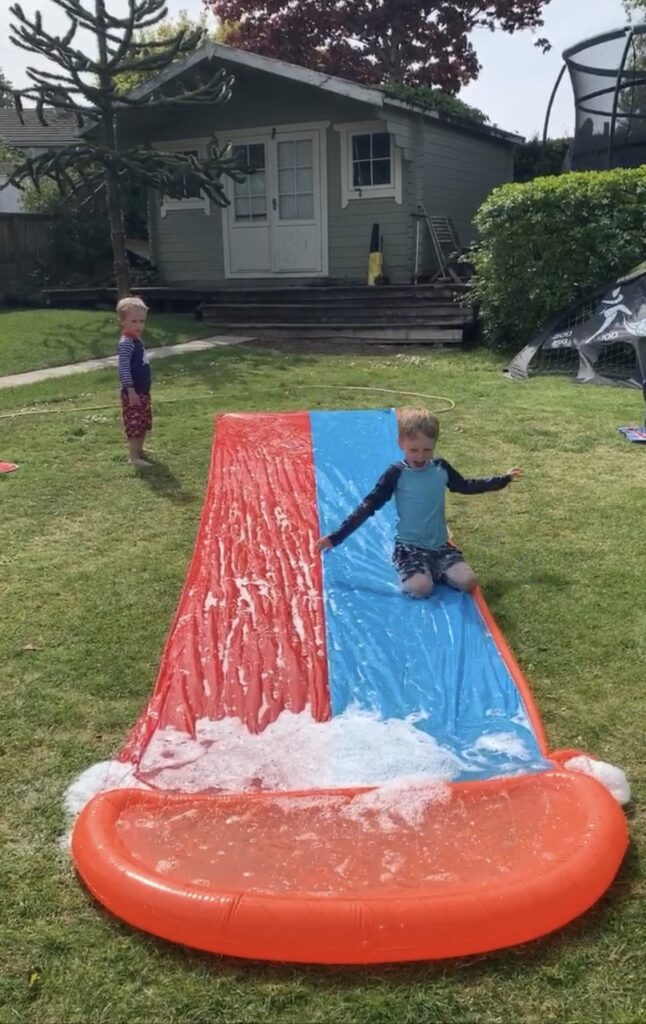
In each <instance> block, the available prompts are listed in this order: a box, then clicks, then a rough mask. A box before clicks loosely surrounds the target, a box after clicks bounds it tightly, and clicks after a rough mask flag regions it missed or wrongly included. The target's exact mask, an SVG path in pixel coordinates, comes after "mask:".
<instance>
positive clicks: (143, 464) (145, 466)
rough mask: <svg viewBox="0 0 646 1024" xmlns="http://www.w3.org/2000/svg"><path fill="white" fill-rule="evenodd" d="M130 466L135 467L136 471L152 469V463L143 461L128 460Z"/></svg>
mask: <svg viewBox="0 0 646 1024" xmlns="http://www.w3.org/2000/svg"><path fill="white" fill-rule="evenodd" d="M130 465H131V466H136V467H137V468H138V469H151V468H152V463H150V462H146V460H145V459H131V460H130Z"/></svg>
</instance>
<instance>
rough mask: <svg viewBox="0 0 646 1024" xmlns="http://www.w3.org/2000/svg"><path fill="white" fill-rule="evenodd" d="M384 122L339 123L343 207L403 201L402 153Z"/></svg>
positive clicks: (337, 128) (337, 126) (336, 126)
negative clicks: (362, 202) (354, 203)
mask: <svg viewBox="0 0 646 1024" xmlns="http://www.w3.org/2000/svg"><path fill="white" fill-rule="evenodd" d="M387 127H388V126H387V125H386V123H385V122H384V121H365V122H364V121H362V122H360V123H359V124H338V125H335V128H336V130H337V131H338V132H339V135H340V136H341V205H342V206H347V205H348V203H349V202H351V201H352V200H353V199H365V200H369V199H394V200H395V202H396V203H401V202H402V151H401V149H400V148H399V146H398V145H397V142H396V138H395V135H394V134H393V133H392V132H389V131H387V130H386V128H387Z"/></svg>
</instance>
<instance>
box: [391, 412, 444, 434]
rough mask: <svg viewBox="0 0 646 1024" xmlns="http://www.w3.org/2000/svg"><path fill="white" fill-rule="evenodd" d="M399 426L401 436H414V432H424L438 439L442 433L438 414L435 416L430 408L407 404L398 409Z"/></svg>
mask: <svg viewBox="0 0 646 1024" xmlns="http://www.w3.org/2000/svg"><path fill="white" fill-rule="evenodd" d="M397 427H398V431H399V436H400V438H402V437H412V436H413V435H414V434H424V436H425V437H430V438H431V440H432V441H437V439H438V437H439V433H440V424H439V422H438V419H437V416H434V415H433V413H432V412H429V411H428V409H421V408H415V407H414V406H406V407H405V408H403V409H398V410H397Z"/></svg>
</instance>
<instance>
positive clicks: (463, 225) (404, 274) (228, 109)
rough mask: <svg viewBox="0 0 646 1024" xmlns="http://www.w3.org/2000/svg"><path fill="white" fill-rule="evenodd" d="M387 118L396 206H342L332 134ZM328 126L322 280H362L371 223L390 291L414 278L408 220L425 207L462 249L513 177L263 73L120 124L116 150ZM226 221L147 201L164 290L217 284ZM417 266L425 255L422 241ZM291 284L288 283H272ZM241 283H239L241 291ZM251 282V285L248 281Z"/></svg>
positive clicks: (467, 153)
mask: <svg viewBox="0 0 646 1024" xmlns="http://www.w3.org/2000/svg"><path fill="white" fill-rule="evenodd" d="M380 115H381V117H382V118H384V117H386V118H387V123H388V130H390V131H392V132H393V134H394V135H395V137H396V139H397V140H398V141H399V142H401V144H402V145H405V147H406V149H405V157H404V159H403V160H402V176H403V182H402V203H401V204H398V203H397V202H396V201H395V200H394V199H365V200H364V199H361V200H357V199H355V200H352V199H351V200H350V201H349V203H348V205H347V206H346V207H345V208H343V207H342V206H341V155H340V154H341V137H340V134H339V132H338V131H336V130H335V128H334V125H339V124H343V123H352V122H358V121H374V120H378V119H379V116H380ZM320 121H329V122H330V127H329V128H328V129H327V138H326V143H327V179H328V248H329V277H330V278H331V279H334V280H348V281H364V280H365V278H366V271H367V256H368V249H369V243H370V235H371V230H372V225H373V223H375V222H376V223H378V224H379V227H380V233H381V235H382V236H383V240H384V254H385V270H386V274H387V275H388V277H389V279H390V280H391V281H392V282H393V283H399V282H408V281H410V280H411V276H412V273H413V262H414V252H415V221H414V218H413V216H412V214H413V213H414V211H415V210H416V208H417V205H418V204H419V203H420V202H422V203H424V204H425V205H426V207H427V209H428V212H429V213H442V214H445V215H448V216H450V217H452V219H453V220H454V221H455V224H456V227H457V228H458V231H459V233H460V236H461V238H462V240H463V241H465V242H467V241H469V240H470V239H471V238H472V237H473V228H472V225H471V218H472V216H473V214H474V212H475V210H476V209H477V208H478V206H479V205H480V203H481V202H482V200H483V199H484V198H485V196H486V195H487V194H488V192H489V191H490V190H491V188H492V187H493V186H494V185H497V184H499V183H501V182H502V181H505V180H508V179H509V178H510V177H511V160H512V157H511V153H512V151H511V147H509V146H506V145H502V144H496V143H491V142H489V141H488V140H487V139H484V138H482V137H478V136H471V135H467V134H463V133H461V132H459V131H457V130H453V129H450V128H446V127H444V126H440V125H436V124H434V123H433V122H429V121H427V120H425V119H424V118H423V117H421V116H418V115H415V114H409V113H407V112H406V111H401V110H396V109H392V108H389V109H388V111H387V112H385V111H379V110H378V109H377V108H372V107H370V106H367V105H364V104H359V103H356V102H355V101H352V100H348V99H345V98H344V97H336V96H333V95H330V94H326V93H322V92H321V91H320V90H318V89H315V88H312V87H310V86H301V85H296V84H294V83H289V82H286V81H284V80H280V79H278V78H275V77H274V76H271V75H267V74H259V73H257V72H248V71H244V72H241V73H240V74H239V75H238V76H237V79H236V84H235V86H234V91H233V98H232V99H231V101H230V102H229V103H227V104H225V105H222V106H209V107H203V108H200V107H194V108H192V109H191V108H188V109H182V108H181V107H175V108H173V107H170V108H168V110H167V111H166V112H164V114H163V115H162V116H158V117H156V119H155V123H154V128H152V127H150V125H147V126H146V127H145V128H144V127H143V125H145V112H144V113H143V116H142V115H139V119H138V117H137V115H135V114H132V115H130V116H129V118H128V120H127V121H126V123H125V124H124V127H123V131H122V142H123V143H124V144H127V142H128V141H130V140H131V139H133V138H135V137H137V138H139V140H141V137H142V135H143V136H144V138H145V139H146V140H147V141H148V142H151V143H153V142H157V143H158V142H164V141H172V140H174V139H194V138H208V137H209V136H211V135H212V134H215V135H216V136H217V137H218V139H219V141H220V142H221V143H223V142H226V135H227V132H228V131H235V130H237V129H245V128H254V127H258V128H267V127H272V126H274V125H276V126H278V125H281V126H283V125H289V124H308V123H311V122H320ZM222 231H223V219H222V213H221V210H220V209H219V208H217V207H216V206H214V205H213V204H211V209H210V212H209V213H208V214H207V213H205V212H204V211H203V210H188V209H187V210H169V211H168V212H167V213H166V215H165V216H163V217H162V216H161V210H160V204H159V202H158V201H156V200H155V199H154V197H153V198H152V199H151V239H152V250H153V254H154V258H155V262H156V264H157V266H158V268H159V270H160V272H161V275H162V277H163V279H164V280H165V281H167V282H168V283H169V284H175V283H176V284H186V285H189V284H190V285H194V286H211V285H213V286H215V285H218V284H222V283H223V282H224V280H225V278H224V254H223V234H222ZM423 246H424V253H425V256H424V259H425V262H426V264H427V265H428V262H429V259H430V253H429V249H428V243H427V240H426V239H425V240H424V241H423ZM282 280H287V281H288V282H290V283H294V280H295V279H294V278H288V279H280V278H273V279H271V281H270V282H269V283H274V284H280V283H281V281H282ZM240 283H241V284H244V283H245V282H240ZM246 283H247V284H248V283H249V282H248V281H247V282H246Z"/></svg>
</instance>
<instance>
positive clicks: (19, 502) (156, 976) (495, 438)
mask: <svg viewBox="0 0 646 1024" xmlns="http://www.w3.org/2000/svg"><path fill="white" fill-rule="evenodd" d="M84 315H85V314H84ZM4 316H6V314H3V315H0V331H1V330H2V329H3V328H2V323H3V317H4ZM112 338H113V335H111V340H112ZM2 350H3V341H2V338H1V337H0V352H2ZM92 354H93V353H92ZM67 358H68V356H67V355H66V356H65V361H66V360H67ZM24 368H25V369H27V368H31V367H30V366H29V365H25V366H24ZM154 369H155V392H154V397H155V401H156V426H155V432H154V435H153V440H154V444H153V445H152V447H154V450H155V453H156V459H157V462H156V468H155V469H154V470H152V471H151V473H150V475H149V476H144V475H137V473H136V472H134V471H133V470H131V469H130V468H129V467H128V465H127V464H126V462H125V459H124V445H123V441H122V438H121V432H120V423H119V414H118V410H117V409H116V406H115V403H114V375H113V373H112V372H101V373H95V374H91V375H89V376H88V377H87V378H85V377H84V378H83V379H80V378H78V377H77V378H68V379H62V380H58V381H52V382H48V383H46V384H42V385H38V386H34V387H30V388H22V389H15V390H12V391H4V392H0V458H2V459H11V460H13V461H16V462H18V463H20V464H21V468H20V469H19V470H18V472H17V473H14V474H12V475H11V476H8V477H0V503H1V506H2V517H1V519H0V596H1V602H2V603H1V607H2V616H3V617H2V629H1V630H0V687H1V691H2V692H1V706H2V711H3V715H2V718H3V725H4V728H3V729H2V734H1V736H0V801H1V805H2V813H1V815H0V848H1V851H2V852H1V853H0V892H1V893H2V922H3V925H2V928H1V929H0V1021H1V1022H2V1024H5V1022H6V1024H23V1022H24V1024H50V1022H51V1024H54V1022H56V1024H60V1022H66V1024H67V1022H69V1024H139V1022H142V1024H143V1022H148V1021H155V1022H159V1024H207V1022H209V1024H210V1022H214V1021H223V1022H224V1021H227V1022H250V1024H251V1022H256V1021H267V1022H269V1024H273V1022H281V1024H283V1022H285V1024H287V1022H308V1024H309V1022H312V1024H315V1022H316V1024H318V1022H321V1024H337V1022H338V1024H341V1022H342V1024H355V1022H356V1024H391V1022H392V1024H412V1022H414V1024H476V1022H477V1024H503V1022H504V1024H508V1022H521V1024H602V1022H603V1024H634V1022H637V1021H640V1020H645V1019H646V1002H645V997H644V992H645V991H646V984H645V981H646V979H645V977H644V940H645V932H646V929H645V926H644V914H643V897H644V882H643V869H642V867H641V864H640V859H639V850H640V847H641V844H642V842H643V837H644V819H643V810H642V806H641V803H640V800H641V799H642V794H643V788H644V781H645V779H644V761H643V726H642V723H643V708H644V702H643V683H644V665H645V664H646V609H645V606H644V599H643V590H644V584H643V581H644V578H645V577H646V548H645V546H644V543H643V532H644V530H643V521H644V492H645V491H644V485H645V484H646V451H645V450H644V449H640V448H639V447H638V446H631V445H629V444H628V443H627V442H626V441H625V440H623V438H621V437H620V435H619V434H617V432H616V427H617V426H618V425H619V424H623V423H627V422H631V421H634V420H637V419H638V417H639V415H640V413H641V411H642V410H641V405H642V403H641V397H640V396H639V394H637V393H635V392H631V391H629V390H620V389H612V388H590V389H585V388H584V389H579V388H577V387H576V386H574V385H573V384H571V383H569V382H567V381H564V380H547V379H543V380H537V381H535V382H533V383H531V384H529V385H523V384H518V383H514V382H510V381H508V380H506V379H505V378H504V377H503V376H502V373H501V363H500V361H499V360H497V359H496V358H494V357H492V356H491V355H489V354H488V353H484V352H478V351H476V352H472V353H451V352H449V353H438V354H434V353H429V352H426V351H421V352H414V351H408V352H401V353H399V354H396V353H394V352H392V351H384V350H368V351H364V352H359V351H351V350H348V351H344V352H342V351H336V350H334V351H331V352H330V353H328V354H326V353H324V352H317V353H316V354H312V355H308V354H307V353H305V352H302V351H300V352H298V351H289V350H280V349H277V348H276V349H272V348H270V347H267V346H264V347H263V346H257V347H255V348H254V347H247V346H243V347H240V348H231V349H221V350H217V351H214V352H209V353H201V354H197V355H195V356H192V357H190V358H188V357H187V358H184V359H173V360H169V361H165V362H164V363H163V364H161V363H160V364H158V365H157V366H155V368H154ZM323 384H327V385H332V386H333V387H331V388H330V389H323V388H322V385H323ZM344 385H345V386H347V385H354V386H359V387H364V386H365V387H384V388H398V389H403V390H411V391H418V392H425V393H429V394H431V393H432V394H436V395H445V396H448V397H450V398H452V399H453V400H455V402H456V408H455V409H454V410H453V411H451V412H447V413H444V414H442V416H441V423H442V437H441V443H440V454H442V455H444V456H445V457H446V458H448V459H449V460H450V461H451V462H452V463H453V464H454V465H455V466H456V467H457V468H458V469H459V470H460V471H461V472H462V473H464V474H465V475H476V474H486V473H490V472H497V471H504V470H506V469H507V468H508V467H509V466H513V465H516V464H520V465H522V466H523V467H524V469H525V474H526V475H525V478H524V479H523V481H522V482H520V483H519V484H517V485H515V486H514V488H512V489H511V490H510V491H509V492H505V494H504V495H502V496H501V495H483V496H480V497H477V498H467V497H459V496H454V497H451V499H450V519H451V524H452V527H453V529H454V531H455V533H456V536H457V538H458V539H459V542H460V544H461V545H462V546H463V547H464V549H465V553H466V554H467V557H468V558H469V560H470V562H471V563H472V564H473V565H474V567H475V568H476V570H477V572H478V574H479V576H480V579H481V582H482V586H483V589H484V591H485V594H486V596H487V598H488V600H489V602H490V604H491V606H492V609H493V611H494V614H495V615H496V617H497V618H498V620H499V622H500V623H501V625H502V627H503V630H504V631H505V633H506V635H507V638H508V640H509V642H510V644H511V646H512V647H513V649H514V650H515V652H516V654H517V656H518V657H519V660H520V662H521V664H522V666H523V668H524V669H525V671H526V673H527V675H528V677H529V679H530V682H531V684H532V687H533V689H534V692H535V694H536V698H537V701H538V705H539V707H540V709H541V713H542V716H543V719H544V722H545V725H546V727H547V730H548V733H549V736H550V740H551V744H552V746H553V747H557V746H570V745H572V746H581V747H583V748H586V749H589V750H591V751H593V752H595V753H596V754H598V755H599V756H601V757H603V758H605V759H607V760H609V761H612V762H614V763H618V764H620V765H622V767H624V769H625V770H626V771H627V773H628V775H629V777H630V779H631V782H632V784H633V790H634V793H635V797H636V802H635V806H634V808H633V809H632V810H631V812H630V819H631V820H630V829H631V834H632V847H631V851H630V853H629V856H628V858H627V860H626V862H625V864H624V866H623V868H622V870H621V872H620V875H619V878H618V879H617V881H616V883H615V884H614V886H613V887H612V888H611V890H610V891H609V892H608V894H607V895H606V897H605V898H604V899H603V900H602V901H601V902H600V903H599V904H598V905H597V907H595V908H594V909H593V910H592V911H591V912H590V913H588V914H587V915H585V916H584V917H582V918H580V919H579V920H578V921H575V922H574V923H573V924H572V925H570V926H569V927H568V928H565V929H564V930H563V931H561V932H559V933H558V934H556V935H553V936H550V937H548V938H546V939H544V940H542V941H540V942H536V943H533V944H530V945H527V946H524V947H522V948H518V949H515V950H510V951H506V952H502V953H498V954H493V955H490V956H483V957H473V958H469V959H465V960H460V961H450V962H446V963H436V964H412V965H404V966H396V967H380V968H365V969H360V968H355V969H347V970H343V969H323V968H302V967H291V966H284V965H267V964H257V963H243V962H239V961H233V960H226V959H219V958H217V957H207V956H202V955H200V954H198V953H194V952H191V951H187V950H184V949H181V948H176V947H173V946H170V945H168V944H165V943H163V942H161V941H156V940H155V939H153V938H151V937H149V936H146V935H142V934H139V933H137V932H134V931H132V930H131V929H130V928H128V927H126V926H125V925H122V924H121V923H119V922H118V921H116V920H114V919H113V918H111V917H110V916H108V915H107V914H105V913H104V912H103V911H102V910H101V909H99V908H98V907H97V906H96V905H95V904H94V903H93V902H92V900H91V899H90V898H89V897H88V895H87V893H86V892H85V890H84V889H83V888H82V886H81V885H80V884H79V882H78V880H77V879H76V878H75V876H74V873H73V871H72V868H71V865H70V863H69V860H68V859H67V856H66V855H65V854H63V853H62V852H61V851H60V848H59V843H58V841H59V837H60V836H61V834H62V833H63V832H64V829H65V821H64V816H63V812H62V809H61V796H62V794H63V792H64V790H65V789H66V787H67V786H68V784H69V782H70V781H71V780H72V778H73V777H74V776H75V775H76V774H77V773H78V772H80V771H82V770H83V769H84V768H86V767H87V766H88V765H90V764H92V763H94V762H96V761H99V760H102V759H105V758H106V757H109V756H111V755H112V754H113V753H114V752H115V751H116V750H117V749H118V747H119V745H120V743H121V742H122V741H123V738H124V736H125V734H126V732H127V730H128V728H129V726H130V725H131V724H132V722H133V721H134V719H135V717H136V715H137V713H138V711H139V710H140V708H141V706H142V705H143V704H144V703H145V701H146V699H147V696H148V694H149V691H150V689H151V687H152V685H153V682H154V678H155V672H156V666H157V664H158V660H159V656H160V652H161V648H162V644H163V642H164V639H165V636H166V633H167V630H168V627H169V624H170V621H171V617H172V614H173V611H174V608H175V604H176V602H177V599H178V596H179V593H180V588H181V585H182V582H183V579H184V576H185V572H186V568H187V564H188V559H189V557H190V552H191V548H192V544H193V540H194V535H195V531H196V528H197V522H198V516H199V512H200V507H201V501H202V495H203V492H204V485H205V480H206V472H207V466H208V458H209V451H210V446H211V439H212V424H213V416H214V414H215V413H216V412H218V411H221V410H245V409H248V410H251V409H274V410H282V409H298V408H308V407H309V408H325V407H328V408H341V407H344V408H348V407H361V406H366V405H383V404H391V402H392V404H397V403H398V402H399V404H402V402H403V401H404V399H403V398H398V396H397V395H393V396H391V398H390V399H389V397H388V396H386V395H380V394H370V393H361V392H349V391H343V390H335V389H336V388H342V387H343V386H344ZM429 404H430V405H431V407H433V405H434V404H436V405H439V403H435V402H434V400H431V401H430V403H429ZM22 411H27V412H29V413H34V414H33V415H14V414H15V413H20V412H22Z"/></svg>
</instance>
